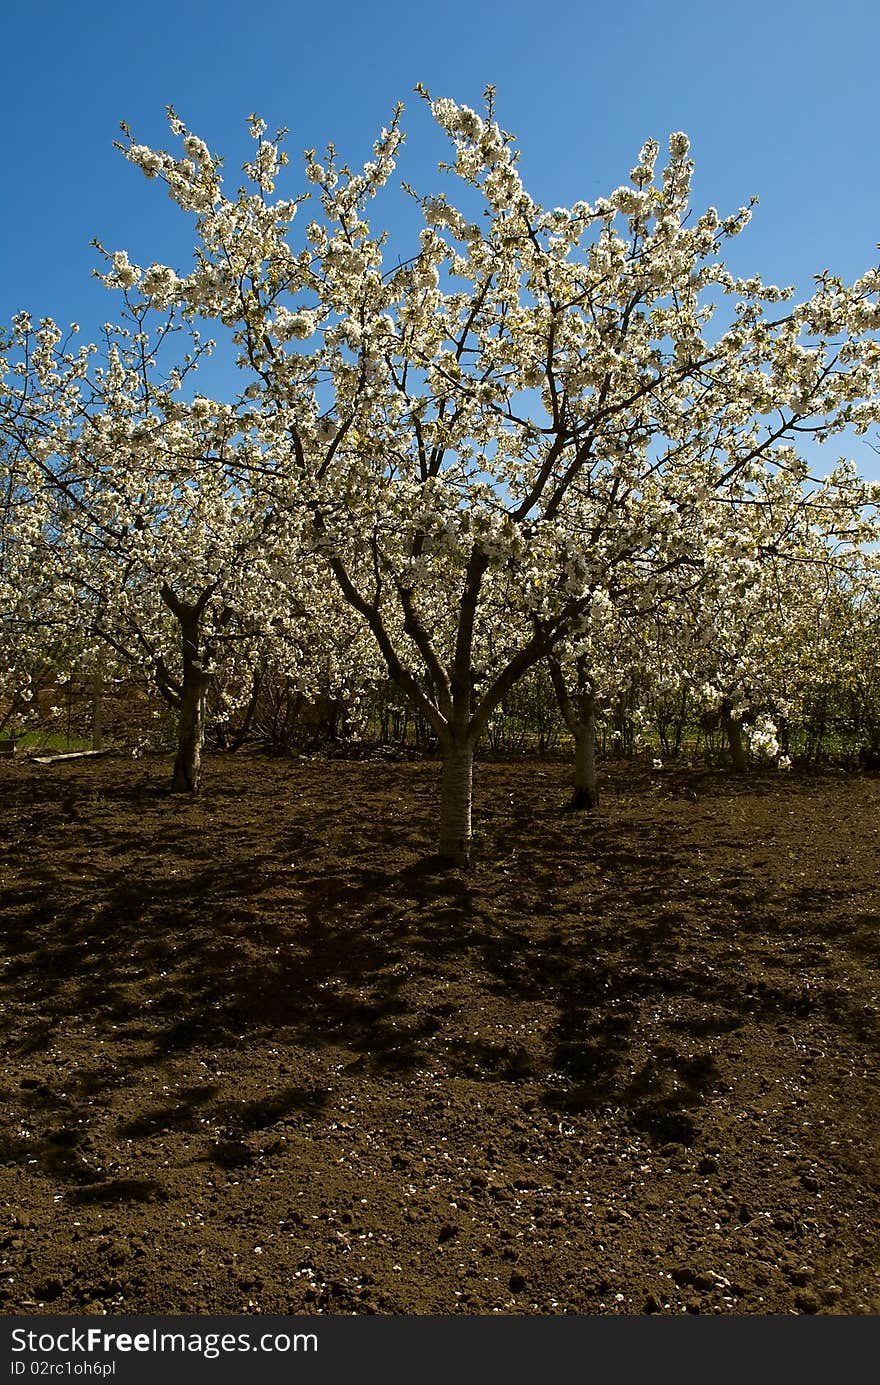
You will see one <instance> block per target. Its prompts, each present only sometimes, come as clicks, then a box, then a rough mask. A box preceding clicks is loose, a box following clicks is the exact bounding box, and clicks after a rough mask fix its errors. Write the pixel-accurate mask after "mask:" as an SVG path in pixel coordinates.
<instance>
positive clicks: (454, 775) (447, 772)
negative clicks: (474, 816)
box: [439, 737, 474, 870]
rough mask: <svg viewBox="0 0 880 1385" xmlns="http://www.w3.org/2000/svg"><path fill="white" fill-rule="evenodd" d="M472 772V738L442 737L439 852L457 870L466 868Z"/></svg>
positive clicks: (469, 846) (468, 857) (468, 856)
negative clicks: (443, 738) (445, 738)
mask: <svg viewBox="0 0 880 1385" xmlns="http://www.w3.org/2000/svg"><path fill="white" fill-rule="evenodd" d="M473 775H474V742H473V740H472V739H471V738H470V737H465V738H464V739H460V738H459V737H450V738H449V739H448V740H446V741H444V744H443V769H442V772H441V778H440V846H439V854H440V855H441V856H442V857H443V859H444V860H445V861H448V862H449V864H450V865H452V866H455V867H456V868H457V869H459V870H467V869H468V867H469V866H470V859H471V795H472V790H473Z"/></svg>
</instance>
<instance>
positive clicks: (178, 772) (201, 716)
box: [171, 672, 210, 794]
mask: <svg viewBox="0 0 880 1385" xmlns="http://www.w3.org/2000/svg"><path fill="white" fill-rule="evenodd" d="M209 681H210V679H209V678H208V677H206V676H205V674H204V673H202V672H199V673H195V674H192V675H191V676H190V677H187V678H184V682H183V698H182V699H181V703H180V715H179V717H178V722H177V754H176V755H175V757H174V775H173V778H172V780H171V792H172V793H191V794H196V793H198V791H199V789H200V788H201V779H202V747H203V746H204V744H205V702H206V700H207V693H208V683H209Z"/></svg>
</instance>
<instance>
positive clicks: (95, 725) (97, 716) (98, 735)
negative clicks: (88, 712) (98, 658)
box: [92, 673, 104, 750]
mask: <svg viewBox="0 0 880 1385" xmlns="http://www.w3.org/2000/svg"><path fill="white" fill-rule="evenodd" d="M103 696H104V679H103V678H102V676H101V674H100V673H94V674H92V750H103V749H104V724H103V723H104V719H103V715H102V713H103Z"/></svg>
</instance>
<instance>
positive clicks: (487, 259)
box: [0, 92, 880, 865]
mask: <svg viewBox="0 0 880 1385" xmlns="http://www.w3.org/2000/svg"><path fill="white" fill-rule="evenodd" d="M423 96H424V98H425V100H426V101H429V100H430V98H429V97H428V94H427V93H426V92H425V93H423ZM431 109H432V113H433V115H434V117H435V119H436V120H437V122H438V123H439V125H440V126H441V127H442V129H443V131H444V132H445V134H446V136H447V137H448V139H449V141H450V145H451V157H450V162H449V164H448V165H447V166H446V169H447V172H448V174H449V175H450V177H451V178H452V180H453V181H454V182H455V184H456V186H457V187H458V189H459V198H458V201H457V202H453V201H452V200H451V199H450V198H448V197H447V196H446V195H445V193H440V194H435V195H430V196H421V195H419V194H417V193H416V192H414V191H413V190H411V189H407V191H408V192H409V193H410V195H411V196H412V197H413V198H414V199H415V201H416V202H417V203H418V206H419V208H420V210H421V215H422V220H423V228H422V231H421V234H420V238H419V243H418V248H417V250H416V252H415V253H414V254H412V255H411V256H410V258H408V259H406V260H405V261H401V260H400V259H399V258H398V257H397V256H396V255H393V254H392V252H391V249H390V246H389V244H388V240H387V238H386V237H385V236H384V235H383V234H380V233H378V232H377V231H376V230H374V229H373V228H372V227H371V225H370V221H369V217H368V211H369V209H370V203H371V201H372V199H373V198H374V197H375V196H376V195H377V193H379V191H380V190H381V189H382V188H383V187H384V185H385V184H386V183H387V181H388V179H389V178H390V176H391V174H392V172H393V170H394V167H395V162H396V159H397V154H398V150H399V146H400V144H401V141H402V132H401V129H400V113H399V112H397V113H396V114H395V117H394V119H393V121H392V123H391V125H390V127H389V128H388V129H387V130H384V131H383V132H382V134H381V136H380V139H379V140H378V141H377V142H376V145H375V149H374V157H373V159H371V160H370V161H369V162H368V163H367V164H366V165H365V166H364V167H363V168H362V169H359V170H352V169H351V168H349V167H348V166H347V165H344V164H341V163H339V161H338V159H337V157H336V154H335V151H334V150H333V149H332V148H331V149H329V150H328V151H327V154H326V156H325V157H324V158H323V159H322V160H321V161H320V162H319V161H318V159H317V158H316V156H315V154H314V152H309V153H307V155H306V159H305V181H306V185H307V192H304V193H300V194H299V195H297V196H295V197H293V198H282V197H278V196H276V193H275V185H276V181H277V180H278V178H279V177H280V176H281V171H282V168H283V164H284V163H285V162H286V156H285V155H284V152H283V148H282V143H281V136H280V134H279V135H278V136H276V137H275V138H274V139H267V138H266V131H265V127H264V126H263V125H262V122H260V121H258V120H256V119H252V121H251V133H252V135H253V138H254V145H255V147H254V155H253V158H252V160H250V161H249V162H248V163H247V164H246V165H245V174H246V176H247V180H248V181H247V183H246V185H245V186H243V187H242V188H240V189H238V190H237V191H236V192H234V193H232V194H228V193H227V192H226V191H225V190H224V186H223V182H222V176H221V164H220V160H219V159H218V158H217V157H215V156H214V155H213V154H212V153H211V152H210V150H209V149H208V147H207V145H205V144H204V143H203V142H202V141H201V140H200V139H199V138H198V137H197V136H195V135H193V134H191V133H190V132H189V131H188V130H187V129H186V128H185V127H184V126H183V124H182V122H181V121H180V120H179V119H178V117H177V116H176V115H175V114H174V113H173V112H172V113H171V115H170V119H171V127H172V132H173V133H174V135H175V136H176V137H177V138H178V139H179V141H180V146H179V148H178V150H177V152H169V151H166V150H154V149H151V148H149V147H148V146H146V145H142V144H139V143H137V142H136V141H135V140H134V138H133V137H132V136H131V135H130V134H129V133H128V132H127V131H126V139H125V142H124V145H123V146H122V147H123V148H124V152H125V154H126V156H127V157H128V158H129V159H130V160H131V161H132V163H134V164H135V165H136V166H138V167H139V168H140V169H141V170H142V171H143V172H144V173H145V174H146V175H147V176H148V177H149V178H152V179H156V180H160V181H162V182H164V183H165V185H166V187H167V189H168V191H169V193H170V194H171V196H172V198H173V199H174V201H175V202H176V203H177V204H178V205H179V206H180V207H181V209H182V210H183V211H184V212H186V213H188V214H189V215H190V216H191V217H192V218H193V219H194V222H195V230H196V254H195V260H194V263H193V265H192V267H191V269H190V271H189V272H188V273H187V274H179V273H178V272H177V271H175V270H173V269H171V268H170V267H168V266H164V265H160V264H153V265H150V266H148V267H147V268H141V267H139V266H137V265H135V264H133V263H132V262H131V260H130V258H129V256H128V255H127V253H126V252H124V251H116V252H114V253H112V254H110V253H106V252H105V255H106V264H105V273H104V276H103V277H104V279H105V282H106V283H107V285H108V287H110V288H112V289H114V290H115V291H116V292H117V293H118V295H119V301H120V304H121V310H120V312H119V314H118V315H117V319H118V320H117V325H116V326H115V327H111V328H108V329H107V331H106V335H105V339H104V340H103V341H102V342H101V343H94V344H88V345H85V346H81V345H78V338H77V335H76V333H74V332H71V334H69V335H68V336H67V338H65V336H64V334H63V333H62V332H61V330H60V329H59V328H58V327H57V326H56V324H55V323H53V322H51V321H43V322H41V323H39V324H37V325H35V324H34V323H33V322H32V321H31V319H30V318H29V317H28V316H27V315H26V314H21V315H19V316H18V317H17V318H16V319H15V320H14V322H13V323H12V324H11V327H10V329H9V332H8V333H7V340H6V341H5V342H4V345H3V350H2V385H0V389H2V396H0V404H2V416H0V417H2V422H0V427H2V447H3V497H2V502H0V503H2V514H0V520H2V537H0V543H2V549H0V584H2V585H0V612H2V622H0V625H2V630H0V639H2V642H3V648H2V651H0V668H2V669H3V670H4V673H3V681H4V684H5V686H4V689H3V693H2V696H3V709H2V710H3V711H5V712H6V713H7V714H9V715H16V716H20V715H21V713H22V708H23V706H24V705H25V704H26V702H27V699H28V697H29V696H33V692H34V687H35V683H36V682H38V681H39V679H40V677H42V676H44V675H43V674H41V673H40V670H47V669H49V670H52V669H54V670H55V671H56V672H61V671H63V670H65V669H66V670H68V671H69V670H70V669H71V668H72V667H73V666H74V664H75V665H76V667H77V668H78V669H79V670H81V671H82V672H84V673H89V672H90V673H91V674H92V676H93V677H95V678H102V679H107V678H111V677H114V676H117V677H121V676H123V674H127V673H130V671H131V670H132V669H137V670H139V671H140V672H141V673H142V674H143V675H144V676H146V677H148V678H149V680H150V682H151V684H152V686H153V688H154V689H155V692H156V694H157V695H158V696H159V697H161V698H162V699H163V700H164V702H165V704H166V705H167V707H168V708H169V710H170V711H171V712H173V713H174V715H175V717H176V719H177V726H178V736H177V752H176V758H175V767H174V787H175V788H176V789H179V790H186V791H189V792H193V791H195V790H196V789H197V788H198V784H199V775H200V759H201V750H202V745H203V742H204V738H205V733H206V726H207V722H208V718H209V715H212V716H213V719H214V721H215V723H216V725H217V727H218V728H219V729H220V734H222V735H224V736H226V737H227V738H229V739H231V740H232V741H233V742H234V741H236V740H238V739H241V738H242V736H244V735H246V734H247V733H248V732H249V730H250V729H251V728H252V727H255V726H256V727H258V726H259V725H260V724H261V723H262V722H265V719H266V715H267V713H266V708H267V707H269V706H271V704H272V700H273V699H275V712H274V713H273V716H274V717H275V722H274V730H273V734H277V730H278V726H279V725H280V724H282V723H283V722H284V718H285V716H289V715H293V714H292V712H290V707H291V706H292V705H294V703H295V702H296V699H299V704H298V705H299V709H300V712H301V711H302V708H303V707H304V706H306V705H308V706H310V707H315V706H319V705H320V704H321V702H322V699H323V701H324V705H325V706H327V707H331V706H334V707H336V708H337V709H341V710H339V711H338V712H337V720H336V724H337V728H338V729H339V728H343V729H344V730H345V731H346V733H347V734H350V735H359V734H362V733H363V727H364V725H365V722H366V721H368V719H369V718H368V710H369V707H370V706H371V704H372V705H374V706H375V704H376V702H377V696H378V694H377V691H376V690H377V689H379V688H381V687H383V686H385V685H390V686H391V687H393V688H394V690H395V696H396V698H397V699H399V703H400V706H399V708H397V709H395V706H394V704H393V703H392V702H391V701H389V699H388V698H387V697H386V698H385V699H384V702H383V705H382V706H381V707H380V708H379V709H378V714H379V719H380V722H381V720H382V718H383V717H384V718H385V721H386V724H387V725H388V726H390V725H391V724H393V722H394V720H395V717H396V716H397V715H398V712H399V714H400V716H401V717H402V718H404V719H406V720H407V730H408V731H409V730H410V729H411V730H412V732H413V734H414V735H416V736H420V737H422V738H423V739H427V737H428V736H430V737H431V738H432V740H433V742H434V744H435V745H436V746H437V748H438V750H439V752H440V756H441V760H442V770H441V782H440V824H439V841H438V845H439V850H440V853H441V854H442V855H443V856H445V857H446V858H447V859H449V860H451V861H452V862H453V863H454V864H457V865H464V864H466V863H467V860H468V854H469V844H470V831H471V828H470V803H471V782H472V766H473V757H474V751H475V747H476V746H477V744H478V742H479V741H480V740H481V739H482V740H483V741H484V742H486V741H488V742H489V743H490V744H491V743H492V741H493V739H495V740H496V741H497V740H498V739H499V737H500V736H501V734H502V733H503V729H504V728H505V727H507V728H511V727H512V725H513V723H514V720H515V717H516V713H515V712H514V711H512V709H513V708H516V707H523V708H524V707H526V706H528V707H530V708H531V711H530V712H529V713H528V714H523V715H522V716H521V723H522V724H523V725H529V726H530V728H534V727H536V726H537V727H546V735H547V736H549V735H551V734H552V728H553V727H554V726H558V718H557V714H556V713H555V712H554V713H552V715H551V714H550V713H548V711H547V689H548V688H552V690H553V692H554V695H555V700H556V706H557V707H558V709H559V711H558V715H559V717H561V719H562V722H563V723H564V725H565V726H566V728H567V731H568V733H570V736H571V738H572V740H573V743H574V746H575V786H574V796H575V801H576V803H578V804H579V805H580V806H587V807H589V806H593V805H594V804H595V802H596V799H597V784H596V765H595V747H596V744H597V738H601V739H602V740H603V741H604V743H605V745H606V747H607V746H608V745H609V744H611V743H613V744H617V745H619V746H620V748H621V749H622V750H623V749H630V748H632V747H633V746H635V745H637V744H639V743H640V742H644V741H645V740H646V739H647V738H648V737H649V736H650V735H651V734H653V735H655V736H656V737H657V738H659V741H660V742H661V743H662V744H663V746H664V747H665V749H666V751H667V753H672V752H674V751H675V750H677V749H680V748H681V747H682V745H683V744H684V743H685V740H686V738H687V736H688V731H689V728H693V727H694V726H702V727H703V728H704V732H705V734H714V732H713V730H712V728H720V729H721V730H722V731H723V734H724V736H725V738H726V744H727V746H728V747H729V751H730V754H731V755H732V757H733V760H734V763H735V764H736V765H737V767H740V768H741V767H743V766H744V765H745V763H746V760H747V757H748V755H749V754H753V755H757V756H763V757H765V758H771V759H773V758H776V759H778V758H779V756H780V755H782V756H784V755H785V753H786V752H785V746H786V744H787V743H790V742H791V736H792V733H793V732H796V733H797V734H802V733H803V732H804V731H805V730H806V729H807V728H808V727H810V726H815V722H816V717H817V716H818V711H817V708H818V699H820V695H821V696H824V697H825V698H826V702H825V707H826V711H825V714H824V716H825V722H824V727H823V733H822V734H823V735H827V731H828V728H829V727H831V726H832V725H833V724H834V723H835V719H838V720H840V718H841V717H842V718H843V721H846V722H847V724H848V725H850V726H851V727H852V728H853V729H854V730H857V733H858V734H861V735H864V736H865V738H866V740H867V743H868V745H869V747H873V748H874V749H875V750H876V749H877V716H876V709H877V690H876V671H875V670H876V659H875V657H874V654H873V648H874V644H875V641H876V632H877V622H878V580H877V577H878V565H877V559H876V556H875V548H874V544H875V543H876V540H877V530H876V506H877V501H878V498H880V496H878V488H877V487H871V486H869V485H867V484H866V483H865V482H863V481H862V480H861V479H860V478H859V476H858V475H857V474H856V471H855V469H854V468H853V467H852V466H850V465H848V464H845V463H840V464H839V465H838V466H837V467H836V468H835V469H834V470H833V471H832V473H831V474H830V475H829V476H827V477H825V478H824V479H822V480H816V479H814V478H813V477H812V476H811V474H810V470H809V468H808V466H807V464H806V462H805V461H804V460H803V457H802V455H801V451H802V450H803V449H802V443H803V441H804V440H808V439H813V440H815V439H818V440H819V441H824V440H825V439H827V438H828V437H830V436H831V435H833V434H835V433H840V432H842V431H843V430H844V429H847V428H850V429H855V431H857V432H860V433H865V432H867V431H868V430H869V428H870V427H871V426H872V425H874V424H875V423H876V422H877V420H878V418H880V390H878V384H880V344H878V341H877V335H878V327H880V307H878V301H877V300H878V291H880V271H877V270H872V271H870V272H869V273H867V274H866V275H865V276H863V277H862V278H861V279H859V280H857V281H856V282H855V283H854V284H852V285H845V284H844V283H842V282H841V281H840V280H838V279H835V278H833V277H831V276H830V275H828V274H825V275H822V276H820V278H819V280H818V281H817V287H816V290H815V292H814V294H813V295H812V296H811V297H810V298H809V299H807V300H806V301H805V302H803V303H800V304H794V303H793V301H792V294H791V291H790V290H786V289H778V288H775V287H772V286H767V285H764V284H763V283H762V282H761V281H760V279H758V278H752V279H748V280H743V279H740V278H737V277H735V276H734V275H732V274H731V273H730V272H729V271H728V270H727V269H726V268H725V266H724V263H723V261H722V259H721V251H722V247H723V244H724V242H725V241H726V240H728V239H729V238H730V237H732V236H735V235H737V234H739V232H740V231H741V230H742V229H743V227H744V226H745V225H746V223H747V221H748V218H749V209H747V208H744V209H740V211H739V212H737V213H736V214H734V215H733V216H730V217H727V218H722V217H720V216H719V215H718V213H717V212H716V211H715V210H714V209H713V208H709V209H708V210H707V211H706V212H704V213H703V214H702V215H701V216H699V217H698V218H696V219H693V218H692V214H691V211H690V206H689V197H690V180H691V173H692V165H691V161H690V158H689V150H688V142H687V140H686V139H685V137H684V136H683V135H673V136H672V137H671V139H670V143H669V154H668V160H667V163H666V166H665V168H663V170H662V171H661V172H659V173H658V172H657V170H656V161H657V156H658V153H659V150H658V146H657V145H656V144H655V143H654V142H652V141H649V142H648V143H647V144H646V145H645V146H644V148H643V149H642V151H641V154H640V157H639V160H638V163H637V165H636V167H635V168H634V169H633V170H632V172H631V175H630V181H629V183H628V184H627V185H626V186H623V187H620V188H618V189H617V190H616V191H614V192H613V193H612V194H611V196H610V197H608V198H601V199H599V200H598V201H597V202H596V203H594V204H592V205H590V204H587V203H586V202H579V203H577V204H575V206H574V207H572V208H570V209H562V208H556V209H554V210H553V211H550V212H548V211H545V210H544V209H542V208H541V207H539V206H538V205H537V204H536V203H535V202H534V200H533V199H532V198H531V197H530V196H529V195H528V193H527V192H526V191H525V189H524V188H523V185H522V183H521V180H520V177H519V172H518V168H517V158H516V155H515V152H514V148H513V141H512V138H511V136H509V135H508V134H506V133H505V132H504V131H503V130H502V129H501V128H500V127H499V125H498V124H497V121H496V120H495V115H494V110H493V105H492V97H491V93H490V94H489V96H488V102H487V109H486V112H485V116H484V117H480V116H478V115H477V114H476V113H475V112H473V111H471V110H469V109H468V108H467V107H462V106H458V105H456V104H455V103H453V102H451V101H448V100H440V101H435V102H433V103H431ZM300 213H302V215H300ZM303 220H305V221H306V225H305V226H304V228H303V230H302V232H301V233H300V234H296V233H295V231H294V227H295V226H296V227H297V228H298V227H299V226H300V225H301V223H302V221H303ZM206 320H207V321H211V320H216V321H217V322H219V323H221V324H223V326H224V328H225V329H226V332H227V335H228V336H229V338H230V339H231V341H232V344H233V348H234V351H235V355H236V365H237V367H238V369H239V371H240V373H241V388H240V390H239V391H238V392H237V393H236V394H235V396H234V397H230V398H228V399H225V400H216V399H212V398H208V397H206V396H203V395H200V394H199V393H197V392H196V381H197V380H198V370H199V367H200V365H201V364H202V362H203V360H204V357H205V355H206V354H207V353H208V352H209V351H210V349H211V348H210V343H208V342H206V341H204V340H203V338H202V336H201V335H200V327H201V326H202V325H203V324H204V322H205V321H206ZM285 698H286V699H288V712H287V713H285V711H284V710H283V706H282V704H283V702H284V699H285ZM291 700H292V701H291ZM842 707H846V708H847V709H848V710H847V711H846V713H845V715H844V714H843V713H842V712H841V710H840V709H841V708H842ZM295 719H296V718H294V720H295ZM840 724H842V722H841V723H840ZM529 734H530V735H531V734H532V730H531V729H530V732H529ZM540 734H542V735H543V734H545V733H544V731H541V732H540ZM783 763H784V760H783Z"/></svg>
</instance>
